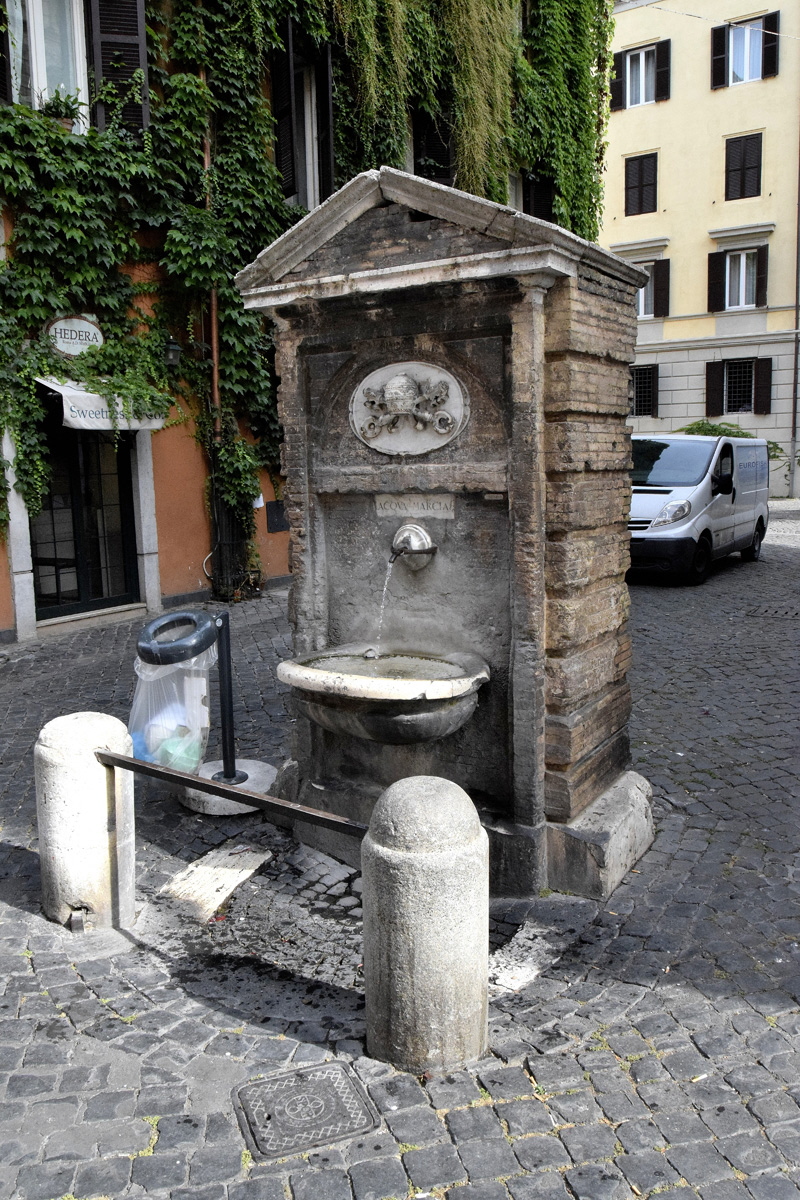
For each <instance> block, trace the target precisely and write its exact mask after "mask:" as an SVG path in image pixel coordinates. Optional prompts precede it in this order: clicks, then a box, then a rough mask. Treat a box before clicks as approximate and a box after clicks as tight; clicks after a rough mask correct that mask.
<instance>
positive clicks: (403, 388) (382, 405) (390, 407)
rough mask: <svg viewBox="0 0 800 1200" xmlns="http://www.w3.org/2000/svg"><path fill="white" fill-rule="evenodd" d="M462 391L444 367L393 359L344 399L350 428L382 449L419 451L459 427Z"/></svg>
mask: <svg viewBox="0 0 800 1200" xmlns="http://www.w3.org/2000/svg"><path fill="white" fill-rule="evenodd" d="M467 412H468V407H467V402H466V394H465V392H464V390H463V388H462V387H461V386H460V384H459V383H458V381H457V380H456V379H455V378H454V377H453V376H452V375H450V373H449V372H448V371H444V370H442V368H440V367H435V366H433V365H432V364H424V363H394V364H392V365H391V366H390V367H384V368H382V369H380V370H378V371H373V372H372V374H371V375H369V376H368V377H367V379H365V380H364V381H363V383H362V384H361V385H360V387H359V388H357V389H356V392H355V393H354V395H353V399H352V400H351V404H350V423H351V426H352V428H353V432H354V433H355V434H356V435H357V436H358V437H359V438H360V439H361V441H363V442H366V443H367V445H371V446H372V447H373V448H374V449H376V450H380V451H381V452H382V453H383V454H404V455H407V454H425V453H427V452H428V451H430V450H433V449H434V448H435V447H437V446H443V445H445V444H446V443H447V442H448V441H450V439H451V438H452V437H454V436H455V434H456V433H457V432H458V431H459V430H460V429H461V428H463V426H464V424H465V422H466V417H467Z"/></svg>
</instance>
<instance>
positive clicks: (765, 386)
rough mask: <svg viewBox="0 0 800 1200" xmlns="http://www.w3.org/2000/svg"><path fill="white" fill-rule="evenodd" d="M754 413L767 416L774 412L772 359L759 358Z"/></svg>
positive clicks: (754, 394)
mask: <svg viewBox="0 0 800 1200" xmlns="http://www.w3.org/2000/svg"><path fill="white" fill-rule="evenodd" d="M753 412H754V413H756V414H757V415H758V416H761V417H763V416H766V415H767V413H769V412H772V359H771V358H757V359H756V371H755V386H754V388H753Z"/></svg>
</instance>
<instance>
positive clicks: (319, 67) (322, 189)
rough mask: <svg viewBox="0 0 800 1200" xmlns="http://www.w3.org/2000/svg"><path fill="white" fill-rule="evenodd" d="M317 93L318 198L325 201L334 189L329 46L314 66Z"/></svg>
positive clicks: (331, 85) (331, 83)
mask: <svg viewBox="0 0 800 1200" xmlns="http://www.w3.org/2000/svg"><path fill="white" fill-rule="evenodd" d="M314 78H315V82H316V93H317V154H318V160H319V198H320V201H322V200H327V198H328V196H330V195H331V194H332V192H333V190H334V188H335V183H334V176H333V72H332V69H331V47H330V44H328V45H325V46H323V47H322V50H321V51H320V56H319V58H318V59H317V61H316V64H315V66H314Z"/></svg>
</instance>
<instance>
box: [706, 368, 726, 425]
mask: <svg viewBox="0 0 800 1200" xmlns="http://www.w3.org/2000/svg"><path fill="white" fill-rule="evenodd" d="M724 411H725V364H724V363H722V362H708V363H706V416H707V417H721V416H722V414H723V412H724Z"/></svg>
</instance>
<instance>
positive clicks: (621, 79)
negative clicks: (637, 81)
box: [611, 53, 627, 112]
mask: <svg viewBox="0 0 800 1200" xmlns="http://www.w3.org/2000/svg"><path fill="white" fill-rule="evenodd" d="M626 57H627V56H626V55H625V54H622V53H620V54H615V55H614V73H613V75H612V76H611V111H612V112H616V111H617V110H618V109H620V108H624V107H625V104H626V103H627V98H626V96H625V66H626V61H625V60H626Z"/></svg>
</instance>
